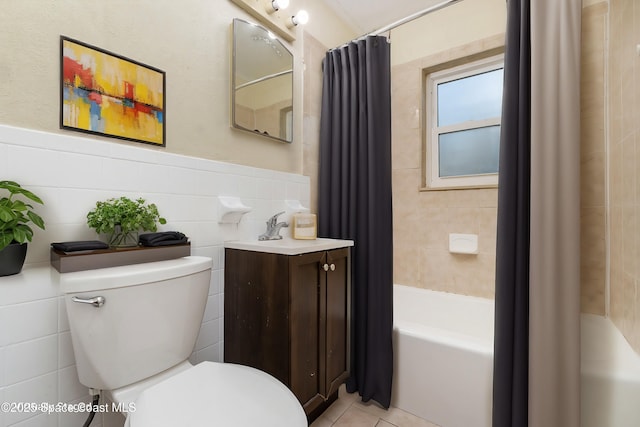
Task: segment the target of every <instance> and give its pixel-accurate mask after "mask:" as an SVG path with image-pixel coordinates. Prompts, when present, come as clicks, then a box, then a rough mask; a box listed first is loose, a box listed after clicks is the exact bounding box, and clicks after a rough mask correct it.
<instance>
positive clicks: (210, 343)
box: [0, 125, 309, 427]
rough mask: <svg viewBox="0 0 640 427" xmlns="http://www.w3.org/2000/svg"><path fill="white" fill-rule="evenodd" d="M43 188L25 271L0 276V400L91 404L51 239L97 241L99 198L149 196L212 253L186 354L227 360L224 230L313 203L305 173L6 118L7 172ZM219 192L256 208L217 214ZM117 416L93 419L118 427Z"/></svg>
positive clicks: (79, 416) (245, 232) (37, 422)
mask: <svg viewBox="0 0 640 427" xmlns="http://www.w3.org/2000/svg"><path fill="white" fill-rule="evenodd" d="M2 179H9V180H13V181H17V182H19V183H20V184H21V185H23V186H24V187H26V188H28V189H29V190H31V191H33V192H35V193H36V194H37V195H39V196H40V197H41V198H42V199H43V201H44V203H45V205H44V206H36V211H37V212H38V213H39V214H40V215H41V216H42V217H43V218H44V219H45V221H46V230H45V231H43V230H39V229H36V230H34V231H35V234H34V241H33V242H32V243H30V244H29V250H28V253H27V261H26V264H25V267H24V269H23V272H22V273H21V274H20V275H17V276H9V277H0V402H34V403H40V402H45V403H51V404H56V403H58V402H60V403H73V402H88V401H89V396H88V392H87V389H86V388H85V387H84V386H82V385H81V384H79V383H78V377H77V374H76V368H75V361H74V356H73V349H72V346H71V337H70V333H69V325H68V322H67V318H66V311H65V306H64V301H63V300H62V297H61V296H60V293H59V290H58V289H57V284H56V275H57V274H58V273H57V272H56V271H55V270H54V269H53V268H51V267H50V266H49V245H50V243H51V242H59V241H69V240H90V239H96V238H97V237H98V236H96V235H95V233H94V232H93V230H91V229H89V228H88V226H87V225H86V214H87V212H89V210H91V209H92V208H93V206H94V205H95V202H96V201H98V200H105V199H107V198H110V197H119V196H128V197H132V198H135V197H143V198H145V199H146V200H147V201H149V202H152V203H155V204H156V205H157V206H158V209H159V211H160V214H161V216H163V217H165V218H166V219H167V224H166V225H164V226H161V230H177V231H181V232H183V233H185V234H186V235H187V236H189V237H190V241H191V245H192V254H193V255H203V256H209V257H211V258H212V259H213V274H212V279H211V287H210V291H209V297H208V301H207V308H206V311H205V315H204V319H203V323H202V327H201V329H200V336H199V337H198V340H197V343H196V348H195V351H194V353H193V354H192V356H191V361H192V362H193V363H197V362H200V361H204V360H212V361H220V360H222V345H223V290H224V287H223V280H224V274H223V273H224V271H223V268H224V250H223V242H224V241H225V240H236V239H248V238H254V237H257V236H258V235H259V234H260V233H262V232H263V231H264V230H263V229H264V227H265V225H264V224H265V221H266V219H267V218H268V217H270V216H271V215H273V214H274V213H276V212H278V211H279V210H284V209H283V207H284V202H285V200H288V199H296V200H300V201H301V202H302V204H303V205H305V206H309V179H308V178H307V177H304V176H301V175H297V174H291V173H284V172H278V171H272V170H265V169H257V168H252V167H247V166H241V165H236V164H230V163H224V162H217V161H212V160H207V159H201V158H194V157H188V156H183V155H177V154H170V153H167V152H165V151H163V150H162V149H157V148H152V147H150V146H145V145H143V144H136V143H130V144H126V143H120V142H109V141H104V140H95V139H90V138H84V137H78V136H75V135H66V134H64V133H60V134H57V133H56V134H53V133H45V132H37V131H32V130H27V129H21V128H15V127H10V126H3V125H0V180H2ZM218 196H237V197H240V198H241V199H242V201H243V202H244V203H245V204H246V205H248V206H251V207H252V208H253V210H252V211H251V212H250V213H248V214H246V215H245V216H244V217H243V219H242V220H241V221H240V223H239V224H238V225H236V224H218V199H217V197H218ZM86 417H87V414H86V413H76V414H73V413H68V412H61V413H55V412H54V413H51V414H43V413H40V412H19V413H3V412H1V411H0V426H2V427H4V426H6V427H8V426H20V427H27V426H29V427H36V426H47V427H56V426H60V427H64V426H69V425H82V423H83V422H84V420H85V419H86ZM122 422H123V418H122V417H121V416H119V415H115V414H110V413H109V414H103V415H102V416H100V415H98V416H96V418H95V420H94V421H93V423H92V427H99V426H103V427H112V426H118V425H119V426H121V425H122Z"/></svg>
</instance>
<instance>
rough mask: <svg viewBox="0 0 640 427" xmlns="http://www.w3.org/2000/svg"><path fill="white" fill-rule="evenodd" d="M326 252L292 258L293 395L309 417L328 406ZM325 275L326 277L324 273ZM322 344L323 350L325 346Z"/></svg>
mask: <svg viewBox="0 0 640 427" xmlns="http://www.w3.org/2000/svg"><path fill="white" fill-rule="evenodd" d="M325 257H326V254H325V252H313V253H308V254H303V255H296V256H291V257H289V277H290V278H291V282H290V290H289V295H290V301H289V303H290V316H291V318H290V323H289V326H290V336H291V341H290V346H291V348H290V351H291V353H290V354H291V372H290V375H291V382H290V384H289V386H290V388H291V391H293V394H295V395H296V397H297V398H298V400H300V403H301V404H302V405H303V407H304V410H305V412H306V413H307V414H309V413H310V412H311V411H313V410H314V409H315V408H317V407H318V406H319V405H321V404H322V403H323V402H324V398H323V397H322V395H321V391H322V390H324V388H325V384H324V380H325V378H324V375H323V372H324V366H323V365H324V358H323V357H321V355H322V354H324V344H323V343H324V335H325V333H324V324H323V322H322V319H321V317H323V316H321V313H322V312H323V311H324V305H325V304H324V301H323V299H322V298H320V295H321V288H324V283H323V281H322V275H323V273H324V271H323V270H322V269H321V265H322V264H324V259H325ZM321 272H322V273H321ZM321 344H322V346H321Z"/></svg>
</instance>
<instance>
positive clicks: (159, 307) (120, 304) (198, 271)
mask: <svg viewBox="0 0 640 427" xmlns="http://www.w3.org/2000/svg"><path fill="white" fill-rule="evenodd" d="M211 266H212V262H211V259H210V258H206V257H197V256H189V257H184V258H178V259H174V260H169V261H158V262H150V263H145V264H136V265H127V266H122V267H111V268H101V269H96V270H87V271H78V272H73V273H63V274H60V288H61V290H62V292H63V293H64V294H65V302H66V307H67V315H68V318H69V324H70V329H71V339H72V341H73V351H74V354H75V357H76V364H77V370H78V376H79V379H80V383H82V384H83V385H85V386H87V387H90V388H94V389H100V390H114V389H117V388H120V387H123V386H126V385H129V384H133V383H135V382H137V381H140V380H143V379H145V378H148V377H150V376H152V375H155V374H157V373H159V372H162V371H164V370H166V369H169V368H171V367H173V366H175V365H177V364H179V363H181V362H183V361H185V360H187V359H188V358H189V356H190V355H191V352H192V351H193V347H194V345H195V342H196V338H197V337H198V332H199V330H200V324H201V322H202V316H203V314H204V309H205V305H206V303H207V296H208V293H209V292H208V291H209V282H210V278H211ZM74 297H76V298H80V299H84V300H86V299H92V298H96V297H103V298H104V304H103V305H101V306H99V307H97V306H94V305H92V304H89V303H83V302H75V301H74Z"/></svg>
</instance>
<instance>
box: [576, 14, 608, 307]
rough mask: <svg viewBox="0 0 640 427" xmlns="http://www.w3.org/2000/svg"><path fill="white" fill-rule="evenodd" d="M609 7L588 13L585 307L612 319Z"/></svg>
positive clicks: (584, 67)
mask: <svg viewBox="0 0 640 427" xmlns="http://www.w3.org/2000/svg"><path fill="white" fill-rule="evenodd" d="M607 15H608V13H607V4H606V3H605V2H599V3H593V2H592V4H591V5H588V6H586V7H584V8H583V13H582V57H581V61H582V64H581V67H582V70H581V71H582V73H581V82H580V84H581V99H580V105H581V137H582V144H581V153H580V157H581V158H580V160H581V167H580V171H581V194H580V203H581V206H580V230H581V250H580V260H581V269H580V275H581V308H582V311H583V312H585V313H592V314H599V315H605V314H606V243H605V242H606V240H605V235H606V195H605V173H606V172H605V171H606V144H605V142H606V141H605V119H606V109H605V86H604V78H605V69H606V57H605V48H606V38H607V19H608V17H607Z"/></svg>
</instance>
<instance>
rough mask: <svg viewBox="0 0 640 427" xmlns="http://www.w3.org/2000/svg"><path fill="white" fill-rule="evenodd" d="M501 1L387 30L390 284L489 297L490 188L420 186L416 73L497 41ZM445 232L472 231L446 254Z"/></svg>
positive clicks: (462, 6) (463, 6)
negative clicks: (473, 238) (474, 250)
mask: <svg viewBox="0 0 640 427" xmlns="http://www.w3.org/2000/svg"><path fill="white" fill-rule="evenodd" d="M505 26H506V10H505V4H504V1H502V0H482V1H477V2H475V1H474V2H461V3H458V4H456V5H454V6H450V7H448V8H446V9H443V10H440V11H438V12H435V13H433V14H430V15H427V16H425V17H423V18H420V19H418V20H415V21H413V22H411V23H408V24H405V25H403V26H402V27H400V28H398V29H396V30H393V31H392V32H391V57H392V64H393V65H392V72H391V91H392V97H391V98H392V101H391V102H392V107H391V112H392V156H393V159H392V166H393V216H394V218H393V221H394V242H393V244H394V282H395V283H400V284H404V285H409V286H416V287H423V288H428V289H434V290H441V291H447V292H455V293H461V294H466V295H475V296H481V297H488V298H492V297H493V295H494V282H495V274H494V271H495V241H496V215H497V189H495V188H493V189H469V190H449V191H420V188H421V187H422V184H421V183H422V169H421V167H422V162H421V159H422V150H423V149H422V124H421V122H422V120H421V119H422V114H423V96H422V92H423V85H422V79H423V70H424V69H426V68H429V67H433V66H436V65H438V64H442V63H446V62H449V61H452V60H456V59H460V58H465V57H467V56H469V55H473V54H476V53H480V52H484V51H487V50H491V49H496V48H500V47H501V46H503V45H504V31H505ZM449 233H470V234H477V235H478V236H479V254H477V255H460V254H451V253H449V250H448V241H449Z"/></svg>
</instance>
